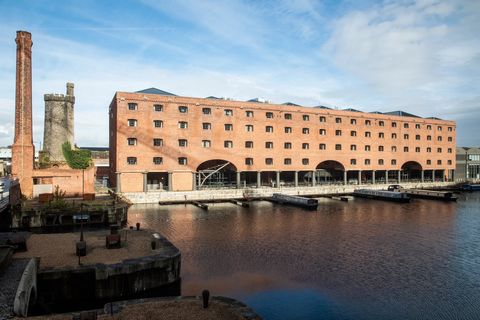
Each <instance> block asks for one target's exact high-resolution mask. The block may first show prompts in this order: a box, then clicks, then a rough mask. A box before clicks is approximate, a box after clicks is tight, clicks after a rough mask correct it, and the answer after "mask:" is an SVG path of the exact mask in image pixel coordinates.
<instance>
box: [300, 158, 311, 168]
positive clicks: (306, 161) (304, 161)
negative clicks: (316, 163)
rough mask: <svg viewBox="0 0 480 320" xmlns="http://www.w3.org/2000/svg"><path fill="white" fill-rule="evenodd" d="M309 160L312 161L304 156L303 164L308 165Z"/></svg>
mask: <svg viewBox="0 0 480 320" xmlns="http://www.w3.org/2000/svg"><path fill="white" fill-rule="evenodd" d="M309 162H310V161H309V160H308V158H303V159H302V164H303V165H304V166H306V165H308V163H309Z"/></svg>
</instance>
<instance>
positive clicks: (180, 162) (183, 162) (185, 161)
mask: <svg viewBox="0 0 480 320" xmlns="http://www.w3.org/2000/svg"><path fill="white" fill-rule="evenodd" d="M178 164H179V165H182V166H186V165H187V158H185V157H180V158H178Z"/></svg>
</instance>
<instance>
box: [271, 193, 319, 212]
mask: <svg viewBox="0 0 480 320" xmlns="http://www.w3.org/2000/svg"><path fill="white" fill-rule="evenodd" d="M271 200H272V201H274V202H276V203H280V204H284V203H285V204H291V205H294V206H299V207H303V208H307V209H316V208H317V207H318V200H317V199H311V198H305V197H299V196H291V195H287V194H281V193H274V194H273V196H272V198H271Z"/></svg>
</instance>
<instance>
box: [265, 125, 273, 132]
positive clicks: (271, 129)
mask: <svg viewBox="0 0 480 320" xmlns="http://www.w3.org/2000/svg"><path fill="white" fill-rule="evenodd" d="M265 132H269V133H272V132H273V127H272V126H266V127H265Z"/></svg>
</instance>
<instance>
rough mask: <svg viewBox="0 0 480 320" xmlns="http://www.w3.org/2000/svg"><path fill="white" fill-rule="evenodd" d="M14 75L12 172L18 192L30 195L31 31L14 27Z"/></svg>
mask: <svg viewBox="0 0 480 320" xmlns="http://www.w3.org/2000/svg"><path fill="white" fill-rule="evenodd" d="M15 42H16V43H17V79H16V87H15V137H14V141H13V146H12V174H13V176H14V177H15V178H18V179H19V181H20V188H21V189H22V194H24V195H25V196H27V197H31V196H32V195H33V178H32V176H33V166H34V155H35V149H34V146H33V135H32V35H31V34H30V33H29V32H26V31H17V38H16V39H15Z"/></svg>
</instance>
